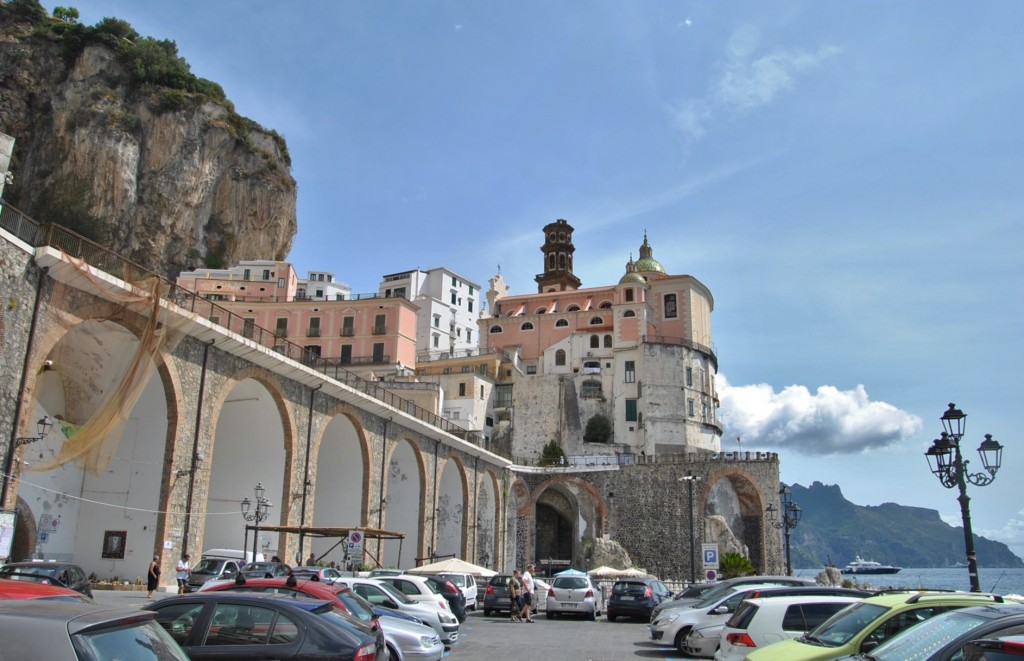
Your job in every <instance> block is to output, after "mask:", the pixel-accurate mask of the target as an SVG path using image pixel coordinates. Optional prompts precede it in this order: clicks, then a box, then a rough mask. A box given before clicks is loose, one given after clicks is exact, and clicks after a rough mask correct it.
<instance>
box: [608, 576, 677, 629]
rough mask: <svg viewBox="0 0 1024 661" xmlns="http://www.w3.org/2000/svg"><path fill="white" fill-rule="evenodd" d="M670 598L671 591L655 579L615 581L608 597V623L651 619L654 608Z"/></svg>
mask: <svg viewBox="0 0 1024 661" xmlns="http://www.w3.org/2000/svg"><path fill="white" fill-rule="evenodd" d="M671 598H672V591H671V590H669V589H668V587H667V586H666V585H665V584H664V583H662V582H661V581H659V580H658V579H656V578H629V579H622V580H619V581H615V584H614V585H612V591H611V594H610V595H609V596H608V603H607V606H606V608H607V611H608V612H607V615H608V621H609V622H614V621H615V619H616V618H619V617H638V618H641V619H642V620H643V621H644V622H648V621H650V619H651V613H652V612H654V607H655V606H657V605H658V604H660V603H661V602H663V601H666V600H668V599H671Z"/></svg>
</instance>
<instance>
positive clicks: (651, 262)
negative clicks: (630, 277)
mask: <svg viewBox="0 0 1024 661" xmlns="http://www.w3.org/2000/svg"><path fill="white" fill-rule="evenodd" d="M636 270H637V271H638V272H640V273H665V267H664V266H662V265H661V262H659V261H658V260H656V259H654V251H653V250H652V249H651V244H650V243H648V242H647V232H644V243H643V245H642V246H640V259H638V260H637V261H636Z"/></svg>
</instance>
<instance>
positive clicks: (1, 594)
mask: <svg viewBox="0 0 1024 661" xmlns="http://www.w3.org/2000/svg"><path fill="white" fill-rule="evenodd" d="M71 596H74V597H81V596H83V595H82V593H81V592H76V591H74V590H71V589H69V588H65V587H61V586H59V585H51V584H48V583H36V582H35V581H18V580H14V579H11V578H0V599H39V598H45V597H71Z"/></svg>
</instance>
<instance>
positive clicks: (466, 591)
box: [437, 571, 476, 611]
mask: <svg viewBox="0 0 1024 661" xmlns="http://www.w3.org/2000/svg"><path fill="white" fill-rule="evenodd" d="M437 576H442V577H444V578H446V579H448V580H449V581H451V582H452V583H454V584H455V587H457V588H458V589H459V590H461V591H462V594H463V595H464V596H465V597H466V610H468V611H475V610H476V577H475V576H473V575H472V574H463V573H462V572H447V571H445V572H440V573H439V574H437Z"/></svg>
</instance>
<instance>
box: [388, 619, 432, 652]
mask: <svg viewBox="0 0 1024 661" xmlns="http://www.w3.org/2000/svg"><path fill="white" fill-rule="evenodd" d="M381 627H383V629H384V640H385V642H387V646H388V654H389V655H390V661H417V660H419V661H440V660H441V659H443V658H444V644H443V643H442V642H441V638H440V637H439V636H438V635H437V632H436V631H434V630H433V629H431V628H430V627H428V626H427V625H425V624H422V623H416V622H410V621H408V620H404V619H400V618H395V617H385V618H383V622H382V623H381Z"/></svg>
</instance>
